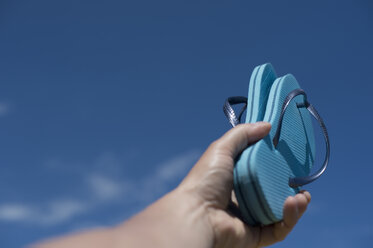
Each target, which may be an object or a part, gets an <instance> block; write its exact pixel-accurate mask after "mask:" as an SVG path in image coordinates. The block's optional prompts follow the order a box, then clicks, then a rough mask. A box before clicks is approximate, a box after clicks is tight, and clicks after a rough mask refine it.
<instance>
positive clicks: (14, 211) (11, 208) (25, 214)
mask: <svg viewBox="0 0 373 248" xmlns="http://www.w3.org/2000/svg"><path fill="white" fill-rule="evenodd" d="M33 213H34V210H33V209H31V208H30V207H28V206H23V205H20V204H16V203H10V204H4V205H2V206H0V220H4V221H24V220H28V219H30V217H31V216H33Z"/></svg>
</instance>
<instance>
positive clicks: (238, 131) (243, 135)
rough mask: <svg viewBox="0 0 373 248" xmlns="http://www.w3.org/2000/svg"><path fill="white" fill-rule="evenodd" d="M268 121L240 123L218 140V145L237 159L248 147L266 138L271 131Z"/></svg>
mask: <svg viewBox="0 0 373 248" xmlns="http://www.w3.org/2000/svg"><path fill="white" fill-rule="evenodd" d="M270 129H271V124H269V123H268V122H256V123H248V124H240V125H237V126H236V127H234V128H232V129H231V130H229V131H228V132H227V133H225V134H224V135H223V136H222V137H221V138H220V139H218V140H217V141H216V146H217V148H218V149H221V151H226V152H229V155H230V156H231V158H233V159H235V158H236V157H237V156H238V154H240V153H241V152H242V151H243V150H244V149H245V148H246V147H248V146H249V145H251V144H253V143H255V142H257V141H258V140H260V139H262V138H264V137H265V136H266V135H267V134H268V133H269V131H270Z"/></svg>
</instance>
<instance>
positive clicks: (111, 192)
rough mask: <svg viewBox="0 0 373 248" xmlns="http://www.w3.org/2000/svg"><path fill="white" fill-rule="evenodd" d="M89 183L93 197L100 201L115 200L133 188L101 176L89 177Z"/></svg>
mask: <svg viewBox="0 0 373 248" xmlns="http://www.w3.org/2000/svg"><path fill="white" fill-rule="evenodd" d="M87 182H88V185H89V188H90V189H91V192H92V193H93V196H94V197H95V198H97V200H99V201H104V200H111V199H115V198H117V197H119V196H121V195H123V194H124V193H125V192H127V191H128V190H129V189H130V188H131V185H130V184H128V183H126V182H118V181H116V180H114V179H113V178H109V177H107V176H103V175H100V174H92V175H89V176H88V178H87Z"/></svg>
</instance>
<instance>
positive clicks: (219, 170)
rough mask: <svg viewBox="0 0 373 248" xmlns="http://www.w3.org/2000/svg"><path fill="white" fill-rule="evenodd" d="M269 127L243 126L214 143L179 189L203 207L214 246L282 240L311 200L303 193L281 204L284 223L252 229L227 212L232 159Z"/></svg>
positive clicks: (266, 243)
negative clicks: (182, 189)
mask: <svg viewBox="0 0 373 248" xmlns="http://www.w3.org/2000/svg"><path fill="white" fill-rule="evenodd" d="M270 128H271V127H270V124H269V123H264V122H261V123H260V122H259V123H255V124H242V125H238V126H237V127H235V128H233V129H231V130H230V131H229V132H227V133H226V134H225V135H224V136H223V137H221V138H220V139H218V140H217V141H215V142H213V143H212V144H211V145H210V147H209V148H208V149H207V151H206V152H205V153H204V154H203V156H202V157H201V159H200V160H199V161H198V162H197V164H196V165H195V166H194V168H193V169H192V170H191V172H190V173H189V175H188V176H187V177H186V178H185V179H184V181H183V182H182V184H181V185H180V186H179V187H180V188H185V189H188V191H190V192H193V194H195V197H198V198H200V200H201V201H202V202H203V205H205V208H206V210H205V212H206V215H207V216H209V222H210V226H211V229H212V231H213V233H214V246H215V247H247V248H248V247H261V246H267V245H271V244H273V243H276V242H278V241H281V240H283V239H284V238H285V237H286V236H287V235H288V233H289V232H290V231H291V230H292V228H293V227H294V225H295V224H296V223H297V221H298V219H299V218H300V217H301V216H302V214H303V213H304V211H305V210H306V208H307V205H308V203H309V202H310V200H311V195H310V194H309V193H308V192H306V191H303V192H301V193H299V194H297V195H296V196H295V197H289V198H288V199H287V200H286V201H285V204H284V210H283V211H284V212H283V221H281V222H279V223H276V224H273V225H269V226H265V227H251V226H247V225H246V224H244V223H243V222H242V221H241V220H240V219H238V218H237V217H235V216H233V215H232V214H231V213H229V212H227V207H228V204H229V202H230V200H231V192H232V189H233V166H234V161H235V158H236V157H237V156H238V155H239V154H240V153H241V152H242V151H243V150H244V149H245V148H246V147H248V146H250V145H251V144H253V143H255V142H256V141H258V140H260V139H261V138H263V137H264V136H266V135H267V134H268V132H269V130H270Z"/></svg>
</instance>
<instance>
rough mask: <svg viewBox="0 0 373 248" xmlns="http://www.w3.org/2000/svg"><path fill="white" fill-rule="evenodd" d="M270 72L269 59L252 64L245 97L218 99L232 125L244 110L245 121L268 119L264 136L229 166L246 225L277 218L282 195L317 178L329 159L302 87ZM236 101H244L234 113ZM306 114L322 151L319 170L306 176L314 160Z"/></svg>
mask: <svg viewBox="0 0 373 248" xmlns="http://www.w3.org/2000/svg"><path fill="white" fill-rule="evenodd" d="M275 77H276V76H275V73H274V70H273V68H272V66H271V65H270V64H265V65H262V66H259V67H256V68H255V69H254V71H253V74H252V76H251V79H250V85H249V94H248V98H247V99H246V98H244V97H241V98H239V97H233V98H228V100H227V101H226V102H225V104H224V113H225V114H226V115H227V117H228V119H229V121H230V122H231V124H232V126H235V125H237V124H238V123H239V122H240V118H241V115H242V113H243V112H244V110H245V109H246V110H247V114H246V120H245V123H249V122H256V121H262V120H263V121H266V122H269V123H271V124H272V129H271V131H270V133H269V134H268V135H267V136H266V137H265V138H264V139H262V140H260V141H259V142H257V143H256V144H255V145H252V146H250V147H248V148H247V149H245V150H244V151H243V152H242V154H241V156H240V157H239V159H238V160H237V162H236V165H235V168H234V192H235V194H236V198H237V201H238V205H239V209H240V213H241V216H242V219H243V220H244V221H245V222H246V223H247V224H249V225H260V224H262V225H268V224H272V223H275V222H278V221H280V220H281V219H282V212H283V205H284V202H285V200H286V198H287V197H288V196H294V195H295V194H296V193H298V192H299V190H300V186H302V185H305V184H307V183H310V182H312V181H314V180H316V179H317V178H318V177H320V175H321V174H322V173H323V172H324V171H325V169H326V166H327V164H328V160H329V154H330V148H329V138H328V134H327V130H326V127H325V124H324V122H323V121H322V119H321V117H320V116H319V114H318V113H317V111H316V110H315V109H314V107H313V106H312V105H311V104H309V102H308V101H307V98H306V94H305V92H304V91H303V90H302V89H300V88H299V84H298V82H297V81H296V79H295V78H294V77H293V76H292V75H290V74H288V75H286V76H283V77H280V78H277V79H276V80H274V81H273V79H274V78H275ZM232 99H233V100H232ZM245 99H246V102H245ZM237 103H244V104H245V106H244V107H243V109H242V110H241V111H240V114H239V116H238V117H236V115H235V112H234V111H233V108H232V107H231V105H232V104H237ZM310 114H311V115H312V116H314V117H315V118H316V119H317V120H318V121H319V123H320V126H321V128H322V130H323V133H324V137H325V141H326V156H325V160H324V164H323V165H322V167H321V169H319V170H318V171H317V172H316V173H315V174H313V175H311V176H308V174H309V173H310V170H311V168H312V165H313V163H314V159H315V140H314V134H313V127H312V122H311V118H310Z"/></svg>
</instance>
